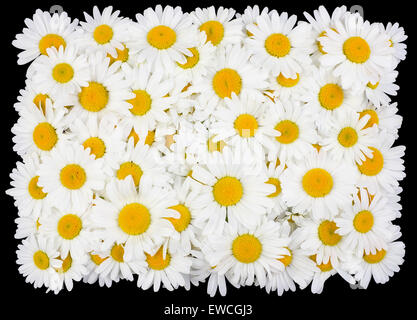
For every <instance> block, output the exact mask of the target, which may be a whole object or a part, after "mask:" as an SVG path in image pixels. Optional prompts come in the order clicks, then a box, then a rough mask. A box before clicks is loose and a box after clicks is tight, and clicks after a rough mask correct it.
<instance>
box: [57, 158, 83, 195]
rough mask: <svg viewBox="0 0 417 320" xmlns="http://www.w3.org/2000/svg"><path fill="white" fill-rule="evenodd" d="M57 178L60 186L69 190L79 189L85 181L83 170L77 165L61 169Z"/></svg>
mask: <svg viewBox="0 0 417 320" xmlns="http://www.w3.org/2000/svg"><path fill="white" fill-rule="evenodd" d="M59 177H60V180H61V183H62V185H63V186H64V187H65V188H68V189H71V190H76V189H80V188H81V187H82V186H83V185H84V183H85V181H86V180H87V175H86V173H85V170H84V169H83V168H82V167H81V166H79V165H78V164H68V165H66V166H65V167H64V168H62V169H61V172H60V176H59Z"/></svg>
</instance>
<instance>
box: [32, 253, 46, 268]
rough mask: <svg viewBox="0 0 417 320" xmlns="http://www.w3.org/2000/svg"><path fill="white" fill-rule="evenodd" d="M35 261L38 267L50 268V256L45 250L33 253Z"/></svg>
mask: <svg viewBox="0 0 417 320" xmlns="http://www.w3.org/2000/svg"><path fill="white" fill-rule="evenodd" d="M33 263H34V264H35V266H36V267H37V268H38V269H41V270H46V269H48V268H49V257H48V255H47V254H46V253H45V252H43V251H41V250H38V251H36V252H35V253H34V254H33Z"/></svg>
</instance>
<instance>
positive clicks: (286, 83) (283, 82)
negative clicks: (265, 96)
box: [277, 73, 300, 88]
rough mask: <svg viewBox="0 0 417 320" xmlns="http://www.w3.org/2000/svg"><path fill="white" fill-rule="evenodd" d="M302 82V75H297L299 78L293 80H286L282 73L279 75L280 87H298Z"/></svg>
mask: <svg viewBox="0 0 417 320" xmlns="http://www.w3.org/2000/svg"><path fill="white" fill-rule="evenodd" d="M299 81H300V74H299V73H297V77H296V78H295V79H292V78H285V77H284V76H283V75H282V73H280V74H279V76H278V77H277V82H278V84H279V85H281V86H283V87H286V88H291V87H294V86H296V85H297V83H298V82H299Z"/></svg>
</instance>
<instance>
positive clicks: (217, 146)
mask: <svg viewBox="0 0 417 320" xmlns="http://www.w3.org/2000/svg"><path fill="white" fill-rule="evenodd" d="M214 137H215V136H212V137H211V138H209V139H208V140H207V149H208V151H209V152H214V151H219V152H222V151H223V148H224V147H225V146H226V142H224V141H223V140H220V141H217V142H213V138H214Z"/></svg>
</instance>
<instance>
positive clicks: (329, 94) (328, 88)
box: [319, 83, 344, 110]
mask: <svg viewBox="0 0 417 320" xmlns="http://www.w3.org/2000/svg"><path fill="white" fill-rule="evenodd" d="M343 98H344V93H343V89H342V88H341V87H340V86H339V85H337V84H334V83H328V84H326V85H324V86H323V87H321V89H320V92H319V102H320V104H321V106H322V107H323V108H324V109H327V110H334V109H336V108H338V107H340V106H341V105H342V103H343Z"/></svg>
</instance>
